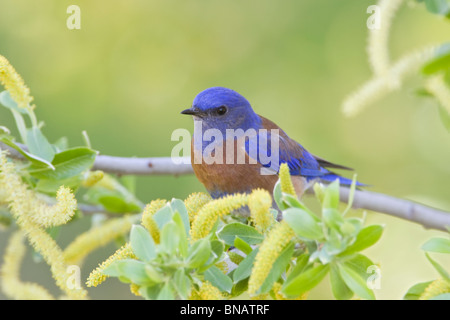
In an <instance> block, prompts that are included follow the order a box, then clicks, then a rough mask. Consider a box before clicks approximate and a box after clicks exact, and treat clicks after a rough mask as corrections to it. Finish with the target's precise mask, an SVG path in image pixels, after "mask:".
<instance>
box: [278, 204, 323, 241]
mask: <svg viewBox="0 0 450 320" xmlns="http://www.w3.org/2000/svg"><path fill="white" fill-rule="evenodd" d="M283 219H284V221H286V222H287V223H288V224H289V226H290V227H291V228H292V230H294V232H295V233H296V234H297V235H298V236H300V237H302V238H306V239H312V240H319V239H322V238H323V231H322V227H321V226H320V225H319V224H318V223H317V221H316V220H315V219H314V218H313V217H312V216H311V214H309V213H308V212H307V211H305V210H302V209H298V208H289V209H286V210H284V211H283Z"/></svg>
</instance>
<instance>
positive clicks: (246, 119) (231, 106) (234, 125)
mask: <svg viewBox="0 0 450 320" xmlns="http://www.w3.org/2000/svg"><path fill="white" fill-rule="evenodd" d="M181 113H182V114H189V115H193V116H194V120H199V121H202V128H203V130H207V129H219V130H220V131H221V132H222V133H223V134H224V135H225V132H226V129H243V130H244V131H245V130H247V129H249V128H253V129H258V128H259V127H260V124H261V119H260V117H259V116H258V115H257V114H256V113H255V112H254V111H253V109H252V107H251V105H250V103H249V102H248V101H247V99H245V98H244V97H243V96H242V95H240V94H239V93H237V92H236V91H234V90H231V89H227V88H223V87H213V88H209V89H206V90H204V91H202V92H200V93H199V94H198V95H197V96H196V97H195V99H194V102H193V103H192V107H191V108H190V109H186V110H184V111H182V112H181Z"/></svg>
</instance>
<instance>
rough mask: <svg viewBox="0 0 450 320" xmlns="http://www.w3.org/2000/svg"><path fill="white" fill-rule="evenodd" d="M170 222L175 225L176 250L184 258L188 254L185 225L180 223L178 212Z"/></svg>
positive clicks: (180, 218)
mask: <svg viewBox="0 0 450 320" xmlns="http://www.w3.org/2000/svg"><path fill="white" fill-rule="evenodd" d="M172 221H173V222H174V223H175V225H176V226H177V228H178V232H177V234H179V243H178V250H179V252H180V254H181V256H182V257H183V258H186V257H187V253H188V246H189V243H188V238H187V234H186V229H185V224H184V222H183V221H182V217H181V215H180V212H178V211H176V212H175V213H174V214H173V217H172ZM218 242H219V241H218ZM221 244H222V243H221ZM222 247H223V245H222Z"/></svg>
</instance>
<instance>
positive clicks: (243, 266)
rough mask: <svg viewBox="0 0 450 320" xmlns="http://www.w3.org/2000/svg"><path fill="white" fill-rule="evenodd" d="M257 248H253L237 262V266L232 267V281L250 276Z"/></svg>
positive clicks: (236, 281)
mask: <svg viewBox="0 0 450 320" xmlns="http://www.w3.org/2000/svg"><path fill="white" fill-rule="evenodd" d="M258 250H259V248H256V249H255V250H253V251H252V252H251V253H250V254H249V255H247V256H246V257H245V258H244V260H242V261H241V263H239V266H238V267H237V268H236V269H234V272H233V281H234V283H238V282H239V281H241V280H244V279H246V278H248V277H250V274H251V273H252V268H253V263H254V262H255V257H256V254H257V253H258Z"/></svg>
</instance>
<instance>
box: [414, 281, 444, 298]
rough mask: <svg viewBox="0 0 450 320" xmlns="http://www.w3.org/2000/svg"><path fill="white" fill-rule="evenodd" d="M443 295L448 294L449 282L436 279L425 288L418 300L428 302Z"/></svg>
mask: <svg viewBox="0 0 450 320" xmlns="http://www.w3.org/2000/svg"><path fill="white" fill-rule="evenodd" d="M444 293H450V282H449V281H447V280H445V279H437V280H435V281H433V282H432V283H430V284H429V285H428V287H426V289H425V291H424V292H423V293H422V295H421V296H420V298H419V300H429V299H431V298H434V297H436V296H438V295H440V294H444Z"/></svg>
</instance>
